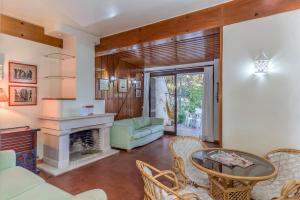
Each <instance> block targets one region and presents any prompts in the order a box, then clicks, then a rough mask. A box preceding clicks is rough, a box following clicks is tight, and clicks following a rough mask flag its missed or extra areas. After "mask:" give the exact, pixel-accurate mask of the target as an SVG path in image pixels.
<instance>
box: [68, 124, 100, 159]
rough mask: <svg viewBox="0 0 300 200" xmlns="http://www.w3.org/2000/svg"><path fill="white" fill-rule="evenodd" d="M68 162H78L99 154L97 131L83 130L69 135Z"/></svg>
mask: <svg viewBox="0 0 300 200" xmlns="http://www.w3.org/2000/svg"><path fill="white" fill-rule="evenodd" d="M69 148H70V160H71V161H72V160H78V159H81V158H84V157H86V156H89V155H91V154H96V153H99V152H100V137H99V130H96V129H93V130H85V131H79V132H75V133H73V134H71V135H70V145H69Z"/></svg>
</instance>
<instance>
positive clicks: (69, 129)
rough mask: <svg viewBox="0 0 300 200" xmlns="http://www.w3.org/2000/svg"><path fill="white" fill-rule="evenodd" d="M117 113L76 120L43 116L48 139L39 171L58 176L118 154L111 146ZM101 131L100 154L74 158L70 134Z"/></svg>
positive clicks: (45, 141) (79, 117)
mask: <svg viewBox="0 0 300 200" xmlns="http://www.w3.org/2000/svg"><path fill="white" fill-rule="evenodd" d="M113 121H114V114H112V113H106V114H96V115H91V116H73V117H62V118H55V117H41V125H42V134H43V139H44V157H43V163H42V164H39V165H38V168H39V169H40V170H42V171H45V172H47V173H49V174H51V175H54V176H57V175H60V174H62V173H65V172H67V171H70V170H73V169H76V168H78V167H81V166H84V165H86V164H89V163H91V162H95V161H97V160H100V159H102V158H105V157H108V156H111V155H113V154H116V153H118V151H117V150H113V149H111V147H110V135H109V134H110V127H111V126H112V123H113ZM86 130H98V131H97V132H98V133H99V150H100V151H99V152H97V153H93V154H87V155H84V156H82V157H80V158H78V159H75V160H74V159H72V160H71V159H70V147H69V145H70V135H71V134H73V133H76V132H79V131H86Z"/></svg>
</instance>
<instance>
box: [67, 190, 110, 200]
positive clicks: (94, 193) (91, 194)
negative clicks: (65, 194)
mask: <svg viewBox="0 0 300 200" xmlns="http://www.w3.org/2000/svg"><path fill="white" fill-rule="evenodd" d="M70 200H107V196H106V194H105V192H104V191H103V190H100V189H94V190H89V191H86V192H83V193H80V194H78V195H76V196H74V197H72V198H71V199H70Z"/></svg>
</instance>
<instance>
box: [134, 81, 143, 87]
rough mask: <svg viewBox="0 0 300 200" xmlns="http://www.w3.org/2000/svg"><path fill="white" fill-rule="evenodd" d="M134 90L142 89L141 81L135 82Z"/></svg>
mask: <svg viewBox="0 0 300 200" xmlns="http://www.w3.org/2000/svg"><path fill="white" fill-rule="evenodd" d="M135 88H137V89H141V88H142V81H139V80H137V81H136V84H135Z"/></svg>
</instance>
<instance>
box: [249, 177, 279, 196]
mask: <svg viewBox="0 0 300 200" xmlns="http://www.w3.org/2000/svg"><path fill="white" fill-rule="evenodd" d="M277 183H279V182H277ZM282 187H283V186H282V185H281V184H276V182H273V181H263V182H260V183H258V184H256V185H255V186H254V188H253V190H252V193H251V197H252V199H254V200H270V199H273V198H278V197H280V194H281V189H282Z"/></svg>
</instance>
